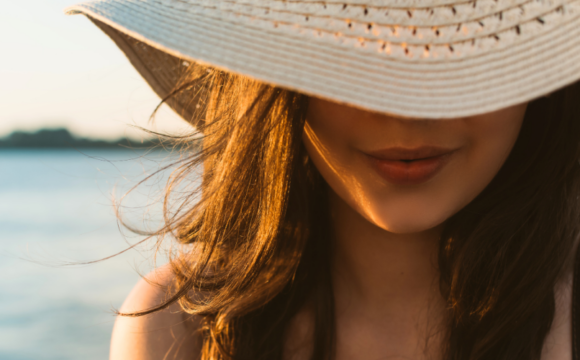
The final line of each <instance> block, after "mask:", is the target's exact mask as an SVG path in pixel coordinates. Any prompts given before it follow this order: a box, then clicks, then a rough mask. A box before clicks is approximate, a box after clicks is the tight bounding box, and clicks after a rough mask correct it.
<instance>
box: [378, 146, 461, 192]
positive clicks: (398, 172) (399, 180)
mask: <svg viewBox="0 0 580 360" xmlns="http://www.w3.org/2000/svg"><path fill="white" fill-rule="evenodd" d="M450 156H451V154H450V153H449V154H444V155H440V156H434V157H430V158H427V159H420V160H413V161H409V162H404V161H398V160H384V159H378V158H375V157H370V159H371V162H372V163H373V167H374V168H375V170H376V171H377V172H378V173H379V175H380V176H381V177H383V178H384V179H385V180H387V181H388V182H390V183H392V184H395V185H418V184H422V183H424V182H427V181H429V180H430V179H431V178H433V177H434V176H435V175H436V174H437V173H438V172H439V171H441V169H442V168H443V167H444V166H445V165H446V164H447V162H448V161H449V157H450Z"/></svg>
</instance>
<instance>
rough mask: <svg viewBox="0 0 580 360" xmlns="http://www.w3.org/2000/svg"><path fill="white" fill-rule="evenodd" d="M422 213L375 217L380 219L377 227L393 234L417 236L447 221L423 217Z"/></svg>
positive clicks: (411, 212) (412, 212) (401, 213)
mask: <svg viewBox="0 0 580 360" xmlns="http://www.w3.org/2000/svg"><path fill="white" fill-rule="evenodd" d="M425 215H426V214H423V213H422V211H410V212H398V213H396V214H383V216H380V215H379V216H376V217H375V219H380V220H379V221H380V224H377V223H376V222H375V225H377V226H378V227H380V228H382V229H384V230H386V231H388V232H390V233H393V234H417V233H422V232H425V231H429V230H432V229H435V228H437V227H439V226H441V225H442V224H443V223H444V222H445V220H446V219H447V218H446V217H444V216H440V217H434V216H432V215H433V214H430V215H431V216H425Z"/></svg>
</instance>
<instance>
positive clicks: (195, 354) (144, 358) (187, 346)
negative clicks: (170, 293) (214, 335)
mask: <svg viewBox="0 0 580 360" xmlns="http://www.w3.org/2000/svg"><path fill="white" fill-rule="evenodd" d="M145 278H146V279H147V280H144V279H141V280H140V281H139V282H138V283H137V285H135V287H134V288H133V290H132V291H131V293H130V294H129V296H128V297H127V299H126V300H125V302H124V303H123V306H122V307H121V309H120V311H121V312H122V313H130V312H136V311H142V310H146V309H149V308H152V307H154V306H156V305H158V304H160V303H161V302H163V301H164V300H165V297H166V296H167V294H166V292H165V289H164V288H163V287H162V286H163V285H169V284H170V283H171V280H172V274H171V271H170V269H169V267H168V266H163V267H160V268H159V269H157V270H156V271H153V272H151V273H150V274H149V275H147V276H146V277H145ZM155 284H159V285H162V286H156V285H155ZM198 330H199V320H198V319H196V318H195V317H193V316H191V315H189V314H187V313H185V312H183V311H182V310H181V308H180V307H179V305H178V304H172V305H171V306H170V307H169V308H167V309H164V310H161V311H158V312H155V313H153V314H149V315H145V316H140V317H124V316H118V317H117V320H116V321H115V327H114V329H113V336H112V339H111V352H110V359H111V360H128V359H130V360H162V359H168V360H169V359H171V360H181V359H190V360H191V359H198V358H199V353H200V350H201V348H200V346H201V344H200V342H199V338H198V334H197V333H198Z"/></svg>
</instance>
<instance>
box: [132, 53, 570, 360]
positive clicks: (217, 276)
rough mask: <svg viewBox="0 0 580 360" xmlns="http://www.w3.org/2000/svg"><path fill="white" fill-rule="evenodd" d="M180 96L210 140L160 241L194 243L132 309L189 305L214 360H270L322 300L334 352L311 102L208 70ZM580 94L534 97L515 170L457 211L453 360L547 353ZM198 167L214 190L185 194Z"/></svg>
mask: <svg viewBox="0 0 580 360" xmlns="http://www.w3.org/2000/svg"><path fill="white" fill-rule="evenodd" d="M181 91H189V92H191V93H193V94H195V101H193V100H192V104H191V106H195V108H196V109H197V111H196V112H195V113H196V116H197V118H196V119H192V121H194V122H195V123H197V124H198V126H199V129H200V130H201V132H202V133H203V141H202V142H203V147H202V149H201V150H200V151H194V150H191V151H190V152H187V150H186V154H187V155H186V156H187V157H186V158H185V159H184V160H182V163H181V165H180V167H179V169H178V170H177V171H176V172H175V173H174V174H173V176H172V178H171V180H170V181H169V183H168V186H167V195H166V205H167V206H166V224H165V227H164V228H163V229H162V230H161V231H160V232H159V233H158V235H159V236H160V238H163V237H171V238H174V239H176V242H175V243H177V244H180V246H181V247H180V248H179V251H178V252H177V253H176V255H175V256H173V257H172V258H171V268H172V270H173V273H174V275H175V283H174V286H173V289H172V296H171V297H169V298H168V300H167V301H166V302H164V303H163V304H160V305H159V306H158V307H155V308H153V309H148V310H145V311H142V312H140V313H135V314H128V315H131V316H139V315H144V314H148V313H151V312H154V311H157V310H160V309H162V308H165V307H167V306H168V305H169V304H171V303H173V302H175V301H179V303H180V305H181V307H182V308H183V309H184V310H185V311H186V312H188V313H190V314H195V315H197V316H198V317H199V318H201V319H202V323H203V326H202V329H200V331H201V336H202V338H203V348H202V349H201V352H202V354H201V358H202V360H210V359H211V360H218V359H219V360H221V359H236V360H246V359H247V360H250V359H252V360H260V359H264V360H265V359H269V360H271V359H282V356H283V355H282V354H283V344H284V338H285V332H286V329H287V327H288V324H289V322H290V320H291V319H292V318H293V317H294V316H295V315H296V314H297V312H298V311H299V310H300V309H301V308H302V307H304V306H305V305H306V304H309V306H311V308H312V309H313V313H314V338H313V339H312V341H313V344H314V345H313V350H312V355H311V359H316V360H321V359H322V360H331V359H333V357H334V347H335V324H334V298H333V290H332V286H331V281H330V276H331V275H330V259H331V257H332V241H331V240H332V239H330V238H329V236H328V235H327V234H328V233H329V231H327V230H328V229H329V219H328V208H327V200H326V196H327V191H328V187H327V185H326V183H325V182H324V180H323V179H322V178H321V176H320V175H319V174H318V172H317V170H316V169H315V167H314V166H313V165H312V163H311V162H310V160H309V158H308V155H307V153H306V150H305V148H304V146H303V144H302V140H301V139H302V131H303V127H304V122H305V117H306V109H307V107H308V97H307V96H305V95H302V94H299V93H296V92H292V91H289V90H284V89H280V88H277V87H274V86H270V85H267V84H263V83H260V82H257V81H254V80H251V79H249V78H246V77H243V76H240V75H234V74H231V73H227V72H224V71H220V70H216V69H212V68H210V67H206V66H202V65H199V64H194V65H193V66H192V67H191V69H190V72H189V76H188V77H187V79H185V80H184V82H183V83H182V84H180V86H179V87H178V88H177V89H176V91H175V92H174V93H173V94H171V95H175V94H178V93H180V92H181ZM579 100H580V86H579V85H577V84H575V85H571V86H568V87H566V88H564V89H561V90H559V91H557V92H555V93H553V94H551V95H549V96H547V97H543V98H540V99H538V100H535V101H533V102H532V103H530V104H529V106H528V109H527V112H526V117H525V119H524V124H523V127H522V130H521V133H520V136H519V138H518V140H517V142H516V144H515V147H514V149H513V151H512V153H511V154H510V156H509V158H508V159H507V161H506V163H505V164H504V166H503V167H502V169H501V170H500V171H499V173H498V174H497V176H496V177H495V178H494V180H493V181H492V183H491V184H489V186H488V187H487V188H486V189H485V190H484V191H483V192H482V193H481V194H480V195H479V196H478V197H477V198H476V199H475V200H474V201H472V202H471V203H470V204H469V205H468V206H466V207H465V208H464V209H462V210H461V211H460V212H459V213H457V214H456V215H455V216H453V217H452V218H451V219H449V220H448V221H447V223H446V225H445V229H444V232H443V237H442V239H441V246H440V251H439V266H440V271H441V275H440V285H441V293H442V295H443V296H444V298H445V299H447V301H448V305H449V313H448V314H447V315H448V319H449V323H448V336H447V338H446V339H447V340H446V346H445V353H444V354H443V355H444V358H445V359H453V360H467V359H470V360H484V359H485V360H501V359H505V360H508V359H509V360H513V359H530V360H539V359H540V354H541V350H542V343H543V341H544V338H545V337H546V335H547V333H548V331H549V328H550V326H551V323H552V319H553V315H554V309H555V305H554V304H555V303H554V286H555V284H556V283H557V281H558V280H559V279H560V278H561V277H562V276H563V275H564V274H565V273H566V271H568V269H569V268H570V264H571V256H570V254H571V253H572V251H571V250H572V249H573V248H575V241H576V239H577V237H578V234H579V230H580V228H579V222H578V220H579V218H580V216H579V215H580V209H579V206H578V196H579V195H580V166H579V164H578V159H579V155H580V154H579V151H580V146H579V143H580V141H579V140H580V139H579V136H580V105H579V104H580V101H579ZM200 167H203V175H202V176H201V186H199V187H198V188H195V189H190V190H187V191H184V189H183V187H180V184H181V183H182V182H184V181H186V180H188V179H190V178H191V177H193V176H196V172H197V171H198V170H199V169H200ZM178 188H179V192H180V194H181V195H182V196H181V197H180V202H179V203H178V204H177V205H175V204H173V205H171V201H170V199H172V195H173V194H174V193H175V192H176V191H177V190H176V189H178Z"/></svg>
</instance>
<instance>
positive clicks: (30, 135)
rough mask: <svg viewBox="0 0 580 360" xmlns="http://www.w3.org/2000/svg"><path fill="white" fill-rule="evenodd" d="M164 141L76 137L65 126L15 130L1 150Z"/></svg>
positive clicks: (146, 145) (140, 145) (125, 146)
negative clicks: (32, 130)
mask: <svg viewBox="0 0 580 360" xmlns="http://www.w3.org/2000/svg"><path fill="white" fill-rule="evenodd" d="M160 145H162V142H161V141H160V140H159V139H156V138H150V139H146V140H143V141H135V140H132V139H129V138H126V137H123V138H119V139H117V140H113V141H107V140H102V139H90V138H80V137H76V136H74V135H73V134H71V133H70V131H68V130H67V129H65V128H56V129H40V130H37V131H34V132H24V131H14V132H13V133H11V134H10V135H8V136H6V137H4V138H0V150H5V149H11V150H14V149H115V150H131V149H152V148H158V147H159V146H160Z"/></svg>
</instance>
